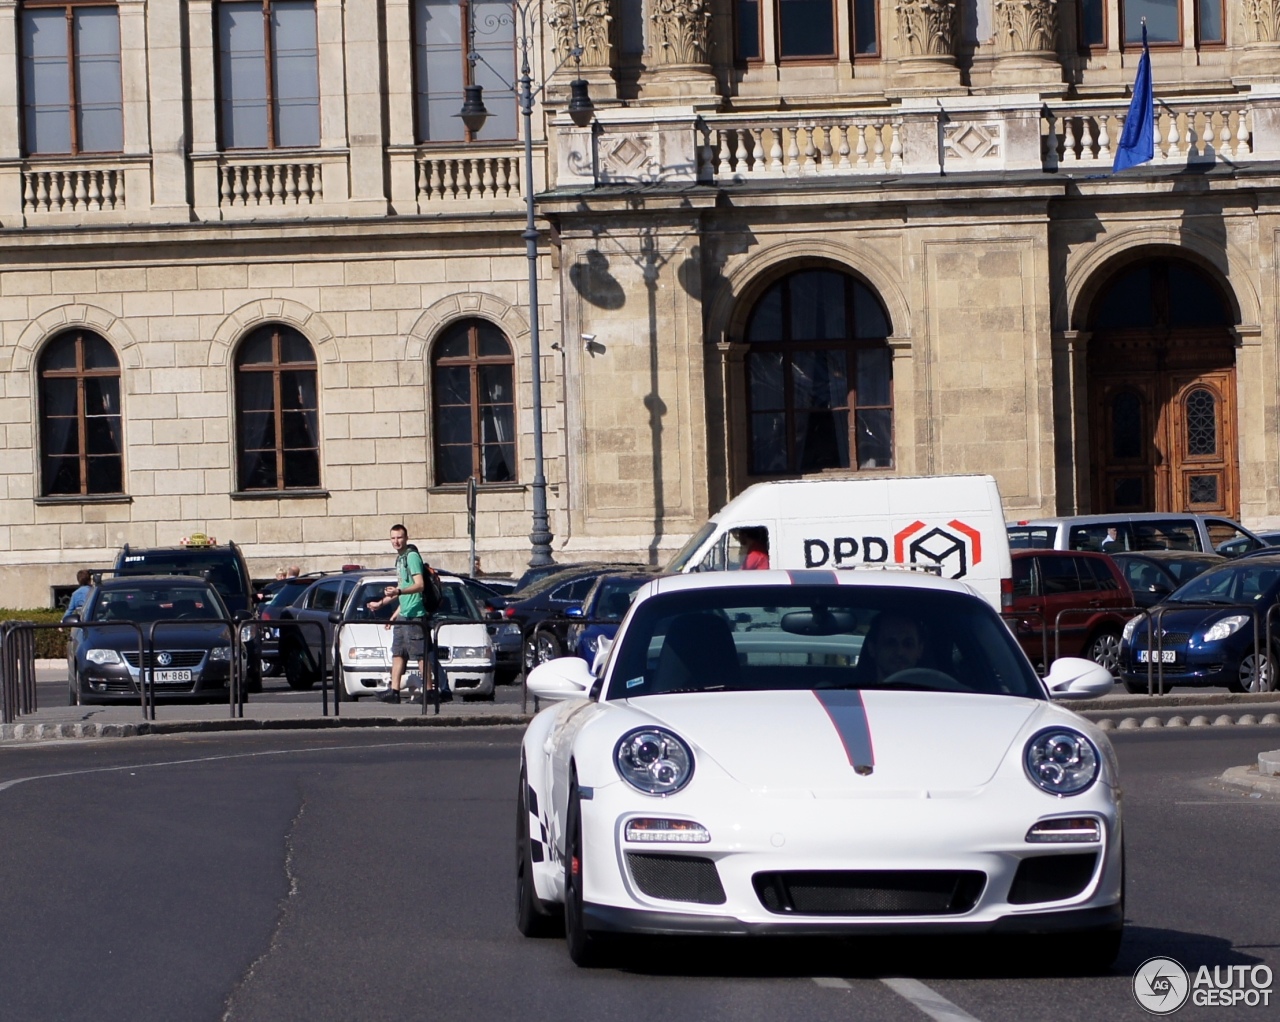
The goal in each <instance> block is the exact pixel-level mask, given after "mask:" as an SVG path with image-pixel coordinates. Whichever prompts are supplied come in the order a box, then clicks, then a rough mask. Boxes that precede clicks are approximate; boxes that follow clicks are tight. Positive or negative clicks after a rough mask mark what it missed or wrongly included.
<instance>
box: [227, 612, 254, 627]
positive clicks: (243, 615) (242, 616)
mask: <svg viewBox="0 0 1280 1022" xmlns="http://www.w3.org/2000/svg"><path fill="white" fill-rule="evenodd" d="M231 620H232V621H234V622H235V623H236V624H240V623H241V622H243V621H252V620H253V615H252V614H250V613H249V612H248V611H247V610H237V611H236V612H235V613H234V614H232V615H231Z"/></svg>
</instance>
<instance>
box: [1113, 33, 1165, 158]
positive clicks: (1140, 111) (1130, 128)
mask: <svg viewBox="0 0 1280 1022" xmlns="http://www.w3.org/2000/svg"><path fill="white" fill-rule="evenodd" d="M1155 134H1156V106H1155V98H1154V97H1153V96H1152V94H1151V53H1150V52H1149V51H1148V50H1147V26H1146V25H1145V24H1144V25H1143V26H1142V59H1141V60H1139V61H1138V77H1137V78H1135V79H1134V82H1133V99H1131V100H1130V101H1129V116H1128V117H1126V118H1125V119H1124V132H1123V133H1122V134H1121V135H1120V144H1119V145H1117V146H1116V159H1115V162H1114V163H1113V164H1112V165H1111V170H1112V171H1113V172H1114V171H1118V170H1124V169H1125V168H1126V167H1136V166H1137V165H1138V164H1139V163H1148V162H1150V161H1151V159H1152V158H1153V157H1154V156H1155Z"/></svg>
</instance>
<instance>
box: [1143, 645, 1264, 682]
mask: <svg viewBox="0 0 1280 1022" xmlns="http://www.w3.org/2000/svg"><path fill="white" fill-rule="evenodd" d="M1170 652H1172V653H1173V654H1174V656H1175V657H1176V658H1177V659H1176V661H1175V662H1174V663H1172V664H1155V665H1152V670H1151V676H1152V678H1153V679H1155V677H1156V675H1157V673H1159V674H1160V675H1162V676H1163V677H1164V683H1165V685H1166V686H1167V685H1186V686H1204V687H1220V686H1225V685H1231V684H1234V683H1235V682H1236V681H1237V680H1238V679H1239V675H1240V661H1241V660H1242V659H1244V657H1245V656H1247V655H1248V654H1249V653H1252V652H1253V646H1252V644H1250V646H1249V648H1248V650H1247V651H1245V652H1240V651H1238V650H1235V649H1229V648H1224V647H1223V646H1222V645H1220V644H1217V643H1215V644H1214V645H1212V646H1210V647H1208V648H1205V649H1188V648H1187V646H1186V645H1182V646H1175V647H1173V648H1172V649H1171V650H1170ZM1120 676H1121V678H1122V679H1123V680H1124V681H1127V682H1129V683H1131V684H1132V683H1137V684H1140V685H1145V684H1146V683H1147V665H1146V664H1145V663H1140V662H1139V661H1138V658H1137V653H1136V651H1135V650H1134V649H1130V648H1128V647H1126V648H1124V649H1123V650H1121V657H1120Z"/></svg>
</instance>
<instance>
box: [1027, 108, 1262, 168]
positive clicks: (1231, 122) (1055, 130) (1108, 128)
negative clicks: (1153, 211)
mask: <svg viewBox="0 0 1280 1022" xmlns="http://www.w3.org/2000/svg"><path fill="white" fill-rule="evenodd" d="M1127 113H1128V104H1118V103H1117V104H1113V105H1110V106H1108V107H1105V108H1102V107H1099V105H1098V104H1096V103H1094V104H1085V103H1061V104H1054V105H1053V106H1052V107H1051V108H1049V109H1047V110H1046V116H1044V117H1043V118H1042V119H1041V142H1042V145H1043V158H1044V169H1045V170H1054V169H1063V170H1065V169H1068V168H1073V167H1074V168H1080V169H1095V168H1096V169H1110V167H1111V164H1112V161H1113V160H1114V159H1115V149H1116V145H1117V143H1118V142H1119V140H1120V135H1121V132H1123V131H1124V121H1125V116H1126V115H1127ZM1251 120H1252V118H1251V113H1250V109H1249V106H1248V105H1247V104H1245V103H1242V102H1241V101H1240V100H1239V99H1230V98H1228V99H1223V100H1219V101H1215V100H1213V99H1198V100H1195V101H1194V102H1192V101H1188V102H1179V103H1177V104H1169V103H1162V102H1157V104H1156V124H1155V159H1154V161H1153V162H1154V163H1155V164H1165V165H1168V164H1185V163H1216V162H1218V161H1223V160H1225V161H1227V162H1231V163H1240V162H1244V161H1247V160H1250V159H1253V158H1254V139H1253V131H1252V125H1251Z"/></svg>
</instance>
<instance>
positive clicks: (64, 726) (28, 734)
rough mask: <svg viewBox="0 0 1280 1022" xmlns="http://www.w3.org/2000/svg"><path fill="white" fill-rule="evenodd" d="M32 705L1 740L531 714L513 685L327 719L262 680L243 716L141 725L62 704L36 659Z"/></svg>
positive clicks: (165, 711)
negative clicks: (486, 694)
mask: <svg viewBox="0 0 1280 1022" xmlns="http://www.w3.org/2000/svg"><path fill="white" fill-rule="evenodd" d="M36 679H37V703H38V707H39V708H38V710H37V711H36V712H35V713H31V714H24V715H22V716H20V717H19V718H18V719H17V721H16V722H15V723H12V724H0V743H7V742H30V741H40V740H49V739H60V738H61V739H66V738H131V737H134V736H137V735H158V734H180V733H191V732H211V731H265V730H290V729H298V728H338V727H475V726H496V725H507V726H512V725H516V726H521V727H523V726H524V725H525V724H527V723H528V722H529V720H530V718H531V716H532V714H533V710H534V703H533V699H532V697H530V699H529V713H527V714H525V713H522V712H521V705H520V703H521V689H520V686H519V685H500V686H498V689H497V691H496V693H495V698H494V701H493V702H480V701H478V702H464V701H463V700H462V698H461V697H455V698H454V700H453V702H449V703H443V704H442V705H441V707H440V713H439V714H438V715H437V714H436V712H435V708H434V707H433V706H432V705H431V704H430V703H428V704H427V707H426V713H425V714H424V713H423V707H422V706H421V705H419V704H416V703H399V704H389V703H383V702H379V701H378V700H376V699H369V698H366V699H361V700H359V701H358V702H353V701H347V700H344V701H343V702H342V703H341V704H340V705H339V707H338V715H337V716H335V715H334V707H333V696H332V693H330V696H329V713H328V715H327V716H326V715H325V714H324V712H323V709H322V706H321V701H320V688H319V686H317V687H316V688H315V689H313V690H312V691H310V692H293V691H290V690H289V688H288V687H287V686H285V685H284V683H283V682H282V681H281V680H279V679H272V678H268V679H266V684H265V686H264V688H265V691H264V692H262V693H261V694H257V695H252V696H250V697H249V699H248V701H247V702H246V703H245V706H244V717H243V718H238V717H237V718H233V717H232V716H231V710H230V707H229V706H228V704H227V703H225V702H218V703H179V702H164V701H163V700H160V701H157V704H156V719H155V720H154V721H149V720H144V719H143V716H142V707H141V706H139V705H137V704H136V703H135V704H132V705H129V704H116V705H109V706H69V705H66V703H67V685H66V666H65V662H64V661H61V660H41V661H38V662H37V665H36Z"/></svg>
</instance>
